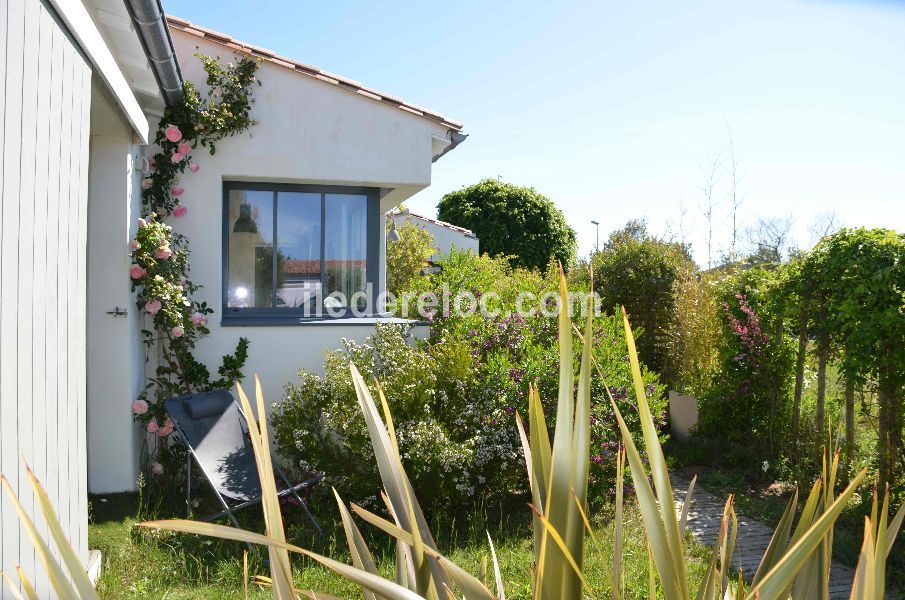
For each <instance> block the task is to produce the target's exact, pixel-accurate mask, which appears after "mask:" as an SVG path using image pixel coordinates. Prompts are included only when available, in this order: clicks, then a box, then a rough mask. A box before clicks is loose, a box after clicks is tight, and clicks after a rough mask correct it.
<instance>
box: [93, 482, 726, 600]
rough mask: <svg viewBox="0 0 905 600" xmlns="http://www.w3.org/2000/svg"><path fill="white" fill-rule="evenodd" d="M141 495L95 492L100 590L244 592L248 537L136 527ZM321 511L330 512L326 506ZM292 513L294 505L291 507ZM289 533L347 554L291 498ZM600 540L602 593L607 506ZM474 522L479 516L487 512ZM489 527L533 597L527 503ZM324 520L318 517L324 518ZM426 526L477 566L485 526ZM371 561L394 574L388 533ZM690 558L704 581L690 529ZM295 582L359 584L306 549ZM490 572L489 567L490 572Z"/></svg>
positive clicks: (510, 575)
mask: <svg viewBox="0 0 905 600" xmlns="http://www.w3.org/2000/svg"><path fill="white" fill-rule="evenodd" d="M137 510H138V495H137V494H110V495H106V496H102V497H98V496H95V497H92V513H93V515H92V516H93V522H92V523H91V524H90V525H89V528H88V542H89V545H90V547H91V548H97V549H99V550H101V552H102V553H103V556H104V568H103V572H102V574H101V578H100V581H99V583H98V589H99V591H100V593H101V595H102V597H104V598H144V597H161V598H168V599H189V598H235V599H242V598H244V597H245V595H244V591H243V568H242V554H243V551H244V550H245V547H244V546H241V545H238V544H234V543H230V542H222V541H218V540H210V539H206V538H199V537H195V536H188V535H179V534H170V533H163V532H160V533H149V532H146V531H144V530H139V529H137V528H135V527H134V525H135V524H136V523H137V522H138V519H137V518H136V512H137ZM324 512H326V511H324ZM293 513H295V514H293ZM284 514H286V516H287V521H288V523H289V525H288V531H287V534H288V537H289V541H290V542H292V543H297V544H299V545H301V546H302V547H308V548H312V549H315V550H317V551H319V552H322V553H324V554H326V555H328V556H331V557H333V558H336V559H338V560H343V561H348V554H347V550H346V543H345V538H344V537H343V534H342V529H341V526H340V525H339V523H338V522H337V523H332V524H331V525H329V526H328V527H326V530H327V533H326V534H325V536H324V539H322V540H320V541H318V540H317V539H316V538H315V536H314V535H313V534H312V532H311V530H310V528H308V527H304V526H303V525H302V523H303V519H302V516H301V514H300V511H298V509H297V508H296V509H295V511H293V507H291V506H287V507H285V508H284ZM243 519H244V521H243V523H242V524H243V526H244V527H249V528H251V529H254V530H258V531H262V530H263V525H262V524H261V522H260V521H261V519H260V513H259V512H257V513H256V512H255V511H254V510H253V509H250V510H248V511H245V515H244V516H243ZM595 520H596V521H597V523H598V528H597V532H598V536H599V538H598V540H599V541H600V548H598V547H596V546H595V545H594V544H589V546H588V559H587V560H586V562H585V566H586V571H585V575H586V576H587V578H588V580H589V582H590V584H591V586H592V587H593V588H594V590H595V592H596V596H598V597H608V596H609V591H608V590H609V571H608V569H609V565H610V564H611V559H612V555H611V554H612V547H613V532H612V524H611V523H610V522H609V517H608V515H607V514H600V515H597V517H596V519H595ZM479 521H481V522H484V521H483V519H480V520H479ZM489 522H491V523H493V525H492V528H491V531H490V534H491V536H492V537H493V540H494V544H495V545H496V550H497V556H498V558H499V561H500V568H501V571H502V575H503V580H504V581H505V585H506V594H507V598H512V599H516V600H527V599H530V598H531V588H530V574H529V568H530V565H531V561H532V559H533V552H532V548H531V532H530V529H529V523H528V513H527V508H526V509H525V512H524V513H523V514H519V515H517V517H503V518H500V517H499V516H497V517H496V518H493V517H491V518H490V521H489ZM322 524H323V523H322ZM359 526H360V527H361V529H362V532H363V533H365V535H366V536H368V535H369V529H368V527H367V525H365V524H362V523H361V522H359ZM432 529H433V531H434V533H435V535H436V536H437V538H438V540H437V541H438V544H439V547H440V550H441V551H442V552H445V553H446V554H447V555H448V556H449V557H450V558H451V559H452V560H453V562H455V563H457V564H459V565H460V566H462V567H463V568H465V569H468V570H469V571H470V572H472V573H474V574H480V573H481V563H482V560H483V559H484V558H485V557H487V559H488V561H489V550H488V547H487V541H486V533H485V532H484V531H483V530H477V529H476V528H474V527H472V526H469V525H461V524H460V523H457V522H449V521H446V522H442V521H438V520H436V519H435V520H434V524H433V526H432ZM369 544H370V545H371V548H372V549H373V551H374V552H375V557H374V558H375V561H376V562H377V565H378V567H379V568H380V570H381V572H382V573H384V574H385V575H387V576H389V577H392V573H393V572H394V560H395V555H394V549H393V547H392V546H391V545H390V544H389V543H388V542H387V540H386V538H385V537H383V536H381V535H379V534H376V535H374V536H373V542H371V541H370V540H369ZM687 554H688V564H689V571H690V576H691V579H692V581H695V582H697V581H700V580H701V578H703V576H704V572H705V570H706V568H707V563H708V561H709V557H710V555H709V550H708V549H707V548H705V547H704V546H701V545H700V544H697V543H696V542H694V541H693V540H691V538H690V537H689V543H688V545H687ZM624 557H625V567H624V575H623V579H624V587H625V590H626V592H625V597H626V598H638V599H641V598H648V590H647V585H648V584H647V577H648V562H647V542H646V540H645V537H644V532H643V524H642V523H641V519H640V513H639V512H638V510H637V507H635V506H634V505H630V504H629V503H628V501H627V505H626V515H625V550H624ZM293 565H294V567H295V581H296V584H297V586H298V587H299V588H300V589H313V590H316V591H319V592H324V593H328V594H332V595H335V596H338V597H340V598H360V597H361V593H360V591H359V589H358V588H357V586H355V585H353V584H350V583H349V582H348V581H346V580H345V579H342V578H341V577H339V576H337V575H335V574H334V573H333V572H332V571H329V570H328V569H326V568H324V567H321V566H320V565H318V564H316V563H312V562H311V561H308V560H304V559H302V558H298V559H296V558H293ZM265 571H266V569H265V567H264V565H263V564H262V562H261V560H260V558H259V557H258V556H257V555H256V554H251V553H250V554H249V573H250V574H251V575H254V574H258V573H264V572H265ZM489 578H490V579H492V578H493V576H492V574H491V575H489ZM249 597H250V598H260V599H264V598H270V597H271V595H270V592H269V590H262V589H259V588H256V587H255V586H251V588H250V590H249Z"/></svg>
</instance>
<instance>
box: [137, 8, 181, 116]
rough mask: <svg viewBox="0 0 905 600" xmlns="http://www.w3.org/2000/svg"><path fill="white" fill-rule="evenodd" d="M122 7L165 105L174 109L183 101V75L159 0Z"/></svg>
mask: <svg viewBox="0 0 905 600" xmlns="http://www.w3.org/2000/svg"><path fill="white" fill-rule="evenodd" d="M125 3H126V8H127V9H128V11H129V16H131V17H132V23H134V24H135V29H136V30H137V31H138V39H139V40H140V41H141V45H142V47H143V48H144V50H145V55H146V56H147V57H148V60H149V61H150V62H151V70H152V71H154V78H155V79H156V80H157V85H159V86H160V89H161V91H162V92H163V99H164V102H166V103H167V106H173V105H174V104H177V103H178V102H180V101H181V100H182V72H181V71H180V70H179V62H178V61H177V60H176V50H175V49H174V48H173V40H172V38H170V29H169V27H167V21H166V15H164V12H163V7H162V6H161V4H160V0H125Z"/></svg>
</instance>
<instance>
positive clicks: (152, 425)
mask: <svg viewBox="0 0 905 600" xmlns="http://www.w3.org/2000/svg"><path fill="white" fill-rule="evenodd" d="M158 429H160V425H158V424H157V419H156V418H154V417H151V420H150V421H149V422H148V433H157V430H158Z"/></svg>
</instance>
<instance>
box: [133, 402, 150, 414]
mask: <svg viewBox="0 0 905 600" xmlns="http://www.w3.org/2000/svg"><path fill="white" fill-rule="evenodd" d="M132 412H134V413H135V414H136V415H143V414H145V413H146V412H148V403H147V402H145V401H144V400H141V399H138V400H136V401H135V402H133V403H132Z"/></svg>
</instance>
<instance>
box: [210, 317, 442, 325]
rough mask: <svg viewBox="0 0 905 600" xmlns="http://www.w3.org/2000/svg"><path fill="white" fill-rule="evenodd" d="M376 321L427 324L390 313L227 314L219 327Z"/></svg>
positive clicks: (367, 322) (354, 323) (345, 323)
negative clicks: (355, 314)
mask: <svg viewBox="0 0 905 600" xmlns="http://www.w3.org/2000/svg"><path fill="white" fill-rule="evenodd" d="M377 323H398V324H406V325H429V323H428V322H427V321H420V320H416V319H400V318H399V317H393V316H391V315H378V316H373V317H297V316H270V315H268V316H266V317H263V316H262V317H255V316H248V315H229V316H226V318H221V320H220V326H221V327H331V326H338V327H362V326H363V327H373V326H374V325H376V324H377Z"/></svg>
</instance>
